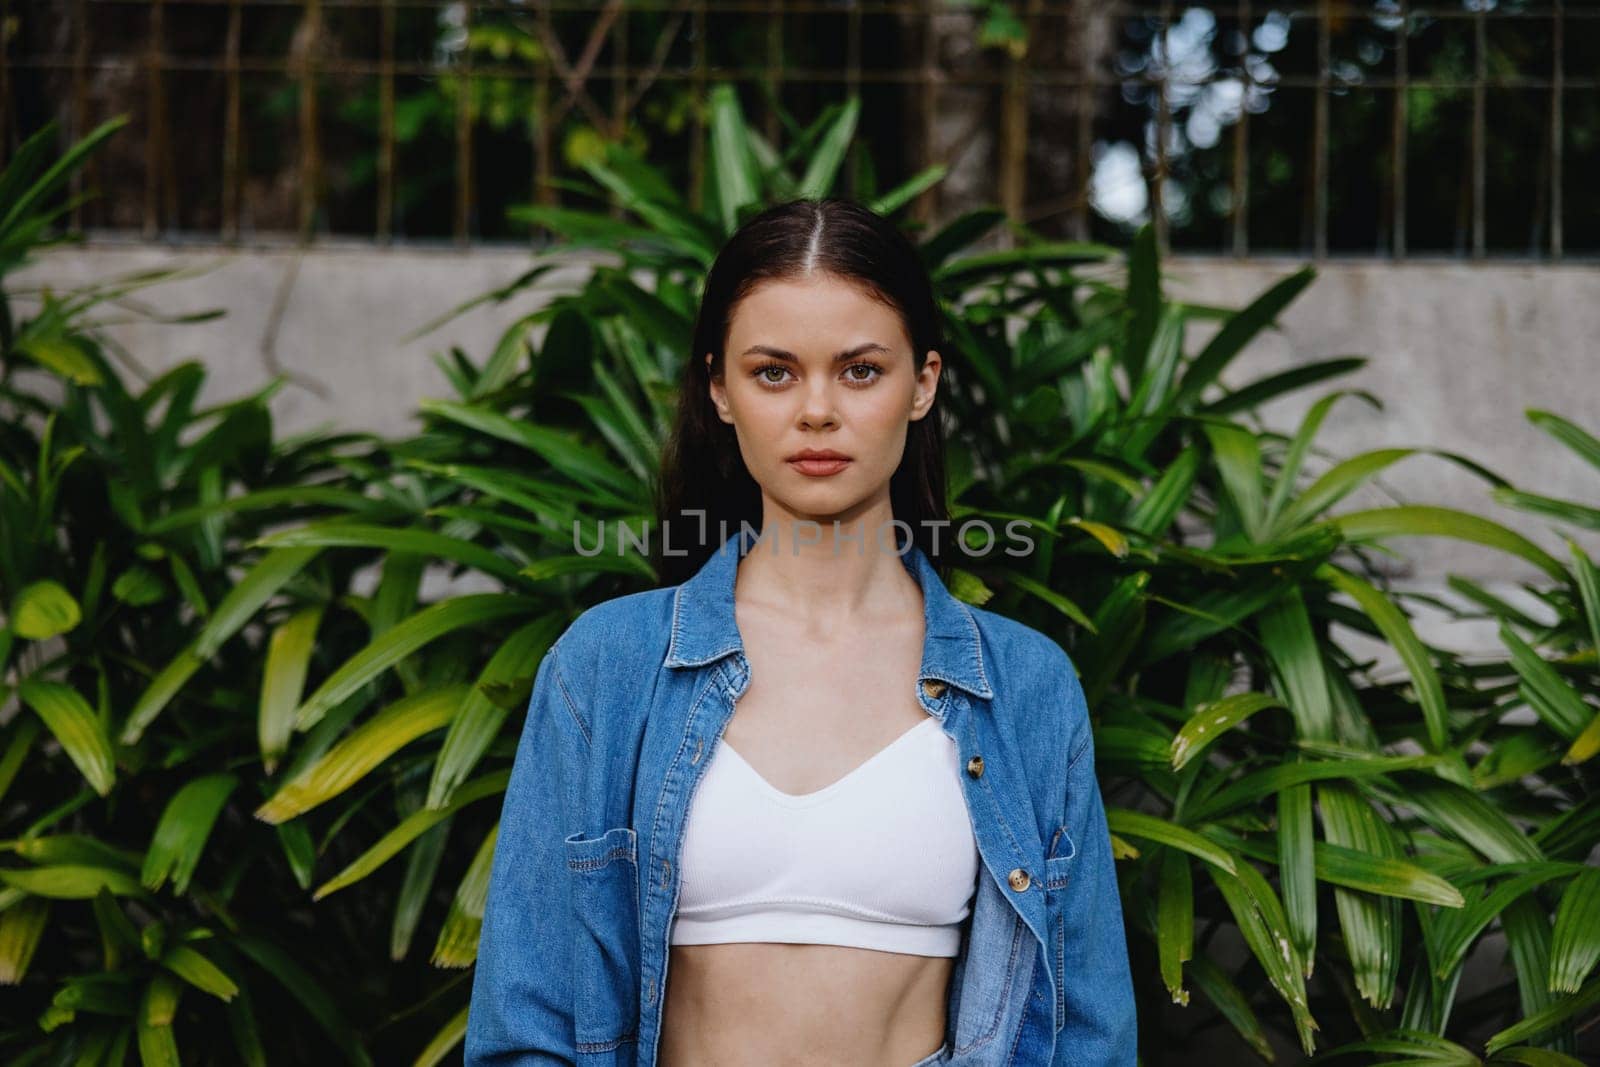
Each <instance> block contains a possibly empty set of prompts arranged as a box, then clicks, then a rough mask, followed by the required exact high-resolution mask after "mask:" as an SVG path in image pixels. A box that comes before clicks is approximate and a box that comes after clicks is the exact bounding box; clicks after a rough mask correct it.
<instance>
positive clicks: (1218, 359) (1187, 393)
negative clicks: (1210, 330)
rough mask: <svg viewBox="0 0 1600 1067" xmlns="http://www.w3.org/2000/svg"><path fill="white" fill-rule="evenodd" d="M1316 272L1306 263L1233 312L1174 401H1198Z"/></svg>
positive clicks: (1191, 369)
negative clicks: (1247, 304)
mask: <svg viewBox="0 0 1600 1067" xmlns="http://www.w3.org/2000/svg"><path fill="white" fill-rule="evenodd" d="M1316 273H1317V272H1316V270H1315V269H1314V268H1312V267H1302V268H1301V269H1300V270H1297V271H1295V272H1294V273H1293V274H1291V275H1289V276H1288V277H1287V278H1284V279H1283V280H1281V281H1279V282H1277V283H1276V284H1275V285H1273V286H1272V288H1270V289H1268V290H1267V291H1266V292H1265V293H1263V294H1261V295H1260V296H1258V297H1257V298H1256V299H1255V300H1254V301H1253V302H1251V304H1250V305H1249V306H1248V307H1245V308H1244V309H1242V310H1240V311H1239V312H1237V313H1235V314H1233V315H1231V316H1230V317H1229V318H1228V319H1227V321H1226V322H1224V323H1223V324H1222V328H1221V329H1220V330H1218V331H1217V332H1216V334H1215V335H1214V336H1213V337H1212V338H1211V340H1210V342H1209V343H1207V345H1206V347H1205V348H1203V349H1201V351H1200V354H1199V355H1198V356H1196V357H1195V359H1194V362H1193V363H1191V364H1189V369H1188V370H1187V371H1186V372H1185V373H1184V376H1183V381H1182V384H1181V385H1180V386H1179V388H1178V392H1177V394H1176V395H1175V397H1174V400H1173V405H1174V406H1175V407H1179V408H1182V407H1185V406H1187V405H1191V404H1193V403H1195V402H1196V401H1198V400H1199V399H1200V394H1201V392H1202V391H1203V390H1204V389H1205V387H1206V386H1208V385H1210V384H1211V383H1212V382H1214V381H1216V379H1217V377H1218V375H1220V374H1221V373H1222V371H1223V370H1224V369H1225V368H1226V367H1227V365H1228V364H1229V363H1231V362H1232V361H1233V358H1234V357H1235V356H1237V355H1238V354H1239V353H1240V352H1241V351H1242V350H1243V349H1244V346H1245V345H1247V344H1249V343H1250V341H1252V340H1253V339H1254V338H1255V336H1256V335H1257V334H1258V333H1260V332H1261V331H1262V330H1264V329H1266V328H1267V327H1268V326H1270V325H1272V324H1273V322H1274V321H1275V320H1276V319H1277V317H1278V315H1279V314H1281V313H1282V311H1283V309H1284V308H1286V307H1288V306H1289V304H1290V303H1291V302H1292V301H1293V300H1294V298H1295V297H1297V296H1299V295H1300V293H1301V291H1302V290H1304V289H1305V287H1306V286H1308V285H1310V284H1311V281H1312V279H1313V278H1315V277H1316Z"/></svg>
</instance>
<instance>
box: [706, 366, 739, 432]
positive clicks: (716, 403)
mask: <svg viewBox="0 0 1600 1067" xmlns="http://www.w3.org/2000/svg"><path fill="white" fill-rule="evenodd" d="M706 375H707V377H708V378H710V379H711V384H710V391H711V404H712V406H713V407H715V408H716V409H717V418H719V419H721V420H722V421H723V422H726V423H732V422H733V413H732V412H731V411H729V410H728V391H727V389H726V388H725V387H724V385H723V383H722V382H721V381H720V380H719V379H718V378H716V377H712V376H711V353H710V352H707V353H706Z"/></svg>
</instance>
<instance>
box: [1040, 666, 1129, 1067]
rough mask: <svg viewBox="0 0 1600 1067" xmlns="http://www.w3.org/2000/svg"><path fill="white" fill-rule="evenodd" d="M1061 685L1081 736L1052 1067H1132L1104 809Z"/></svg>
mask: <svg viewBox="0 0 1600 1067" xmlns="http://www.w3.org/2000/svg"><path fill="white" fill-rule="evenodd" d="M1067 670H1068V673H1069V674H1070V675H1071V678H1070V680H1068V681H1067V682H1065V687H1066V691H1067V694H1068V704H1069V708H1070V712H1071V717H1070V720H1069V721H1071V722H1073V723H1075V724H1076V725H1077V728H1078V729H1079V730H1080V731H1081V733H1080V735H1079V736H1077V737H1075V738H1074V739H1073V741H1072V744H1073V746H1074V748H1073V749H1072V754H1071V756H1070V757H1068V764H1067V802H1066V812H1065V815H1064V818H1063V821H1062V825H1063V826H1065V827H1066V828H1067V834H1068V836H1069V837H1070V838H1071V840H1072V842H1073V845H1074V846H1075V849H1076V851H1075V852H1074V853H1073V859H1072V860H1071V864H1072V867H1071V872H1072V873H1071V877H1070V878H1069V879H1068V881H1067V884H1066V886H1065V887H1064V888H1063V889H1061V890H1060V892H1061V893H1063V894H1064V901H1063V903H1064V907H1063V909H1062V916H1063V919H1064V922H1065V928H1064V930H1063V935H1064V936H1063V938H1062V960H1061V977H1060V981H1061V982H1062V983H1063V985H1064V992H1065V1002H1066V1021H1065V1022H1064V1023H1063V1024H1062V1026H1061V1032H1060V1033H1058V1034H1057V1035H1056V1050H1055V1055H1054V1056H1053V1057H1052V1058H1051V1064H1052V1067H1069V1065H1070V1067H1113V1065H1116V1067H1133V1064H1135V1063H1136V1062H1138V1046H1139V1028H1138V1020H1137V1015H1136V1012H1135V1007H1134V996H1133V974H1132V969H1131V967H1130V965H1129V963H1128V943H1127V938H1126V935H1125V933H1124V929H1123V920H1122V897H1121V895H1120V893H1119V891H1118V889H1117V870H1116V864H1115V861H1114V860H1113V859H1112V854H1111V831H1110V829H1109V828H1108V827H1107V825H1106V809H1105V802H1104V800H1103V798H1102V797H1101V795H1100V783H1099V780H1098V779H1097V778H1096V777H1095V766H1094V732H1093V730H1092V729H1091V728H1090V725H1089V716H1088V709H1087V707H1086V705H1085V702H1084V695H1083V686H1082V684H1081V683H1080V682H1079V681H1078V677H1077V672H1076V670H1075V669H1073V668H1072V667H1071V666H1070V665H1069V666H1068V668H1067Z"/></svg>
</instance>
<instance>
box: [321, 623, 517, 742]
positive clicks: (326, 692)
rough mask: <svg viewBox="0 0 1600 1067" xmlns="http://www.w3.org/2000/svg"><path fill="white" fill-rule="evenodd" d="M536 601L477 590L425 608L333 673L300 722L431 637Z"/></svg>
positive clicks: (344, 695)
mask: <svg viewBox="0 0 1600 1067" xmlns="http://www.w3.org/2000/svg"><path fill="white" fill-rule="evenodd" d="M532 604H533V602H532V601H530V600H528V599H526V598H524V597H520V596H515V595H512V594H509V593H472V594H468V595H466V596H459V597H455V598H453V599H451V600H446V601H443V602H441V603H438V604H434V605H432V606H430V607H426V608H423V609H422V610H421V611H419V612H417V613H416V614H415V615H412V616H411V617H410V618H408V619H406V620H404V621H403V622H400V623H397V624H395V626H394V627H393V628H392V629H390V630H387V631H385V632H384V633H383V634H382V635H380V636H379V637H377V638H376V639H375V640H373V641H372V642H371V643H370V644H368V645H367V646H366V647H365V648H363V649H362V650H361V651H359V652H357V653H356V654H355V655H354V656H352V657H350V659H348V660H347V661H345V662H344V663H343V664H342V665H341V666H340V667H339V668H338V669H337V670H336V671H334V672H333V674H331V675H329V676H328V678H327V679H326V680H325V681H324V682H323V683H322V685H321V686H319V687H318V688H317V690H316V692H314V693H312V694H311V695H310V696H309V697H307V698H306V701H305V703H303V704H301V705H300V707H299V709H298V710H297V711H296V712H295V725H296V727H297V728H299V729H301V730H305V729H309V728H310V727H311V726H313V725H315V724H316V723H317V722H318V721H319V720H320V719H321V718H322V717H323V716H324V715H326V714H327V713H328V711H329V709H331V708H332V707H334V706H335V705H337V704H339V703H341V702H342V701H344V700H345V698H347V697H349V696H350V695H351V694H353V693H354V692H355V691H356V690H358V689H360V688H361V687H362V686H363V685H365V684H367V682H369V681H371V680H372V679H374V678H376V677H377V676H378V675H380V674H382V673H383V672H384V671H386V670H388V669H389V668H390V667H392V666H394V665H395V664H396V663H398V662H399V661H400V660H402V659H404V658H405V657H407V656H409V655H410V654H411V653H413V652H415V651H416V650H417V649H419V648H421V647H422V646H423V645H426V644H428V643H429V642H430V641H435V640H438V639H439V638H440V637H443V636H444V635H445V634H448V633H453V632H454V631H456V630H460V629H463V628H464V627H468V626H477V625H481V624H482V623H486V622H490V621H492V620H494V619H499V618H504V617H505V616H507V615H514V614H518V613H521V612H526V611H527V610H528V609H529V608H530V607H531V606H532Z"/></svg>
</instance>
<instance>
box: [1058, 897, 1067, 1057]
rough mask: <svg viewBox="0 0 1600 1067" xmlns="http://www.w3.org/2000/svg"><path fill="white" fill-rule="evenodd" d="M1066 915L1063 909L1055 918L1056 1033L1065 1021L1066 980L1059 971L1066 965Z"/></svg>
mask: <svg viewBox="0 0 1600 1067" xmlns="http://www.w3.org/2000/svg"><path fill="white" fill-rule="evenodd" d="M1066 929H1067V915H1066V910H1065V909H1063V910H1062V913H1061V915H1060V916H1059V917H1058V918H1057V919H1056V1033H1058V1034H1059V1033H1060V1032H1061V1027H1062V1025H1063V1024H1065V1023H1066V1021H1067V981H1066V976H1065V975H1063V974H1062V973H1061V972H1062V971H1063V970H1064V969H1065V968H1066V965H1067V933H1066Z"/></svg>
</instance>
